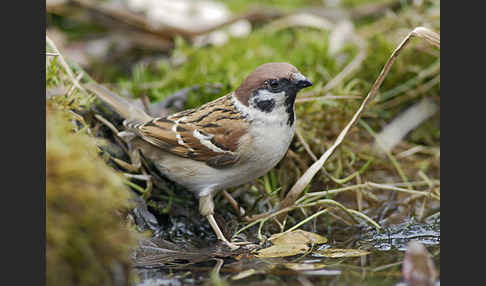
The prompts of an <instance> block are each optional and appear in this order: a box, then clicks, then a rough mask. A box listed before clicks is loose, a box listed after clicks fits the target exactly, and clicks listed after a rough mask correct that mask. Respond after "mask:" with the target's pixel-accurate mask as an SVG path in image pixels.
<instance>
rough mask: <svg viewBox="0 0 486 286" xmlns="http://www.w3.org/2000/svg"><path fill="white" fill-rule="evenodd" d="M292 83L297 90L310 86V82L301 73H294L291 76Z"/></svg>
mask: <svg viewBox="0 0 486 286" xmlns="http://www.w3.org/2000/svg"><path fill="white" fill-rule="evenodd" d="M292 78H293V80H292V81H293V82H294V84H295V86H296V87H297V88H298V89H302V88H306V87H309V86H311V85H312V82H311V81H310V80H308V79H307V78H306V77H305V76H303V75H302V74H301V73H298V72H297V73H294V74H292Z"/></svg>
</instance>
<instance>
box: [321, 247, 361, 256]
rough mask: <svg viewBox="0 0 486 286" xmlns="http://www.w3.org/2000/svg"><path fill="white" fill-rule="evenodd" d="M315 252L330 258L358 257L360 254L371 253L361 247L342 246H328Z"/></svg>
mask: <svg viewBox="0 0 486 286" xmlns="http://www.w3.org/2000/svg"><path fill="white" fill-rule="evenodd" d="M314 253H317V254H319V255H322V256H324V257H329V258H338V257H358V256H363V255H367V254H370V252H369V251H365V250H361V249H341V248H328V249H322V250H316V251H315V252H314Z"/></svg>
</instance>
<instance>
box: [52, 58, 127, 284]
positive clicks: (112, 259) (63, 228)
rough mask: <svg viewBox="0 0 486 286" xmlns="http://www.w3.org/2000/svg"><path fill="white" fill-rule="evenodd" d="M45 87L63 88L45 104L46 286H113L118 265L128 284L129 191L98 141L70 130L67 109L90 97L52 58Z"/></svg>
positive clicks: (84, 103)
mask: <svg viewBox="0 0 486 286" xmlns="http://www.w3.org/2000/svg"><path fill="white" fill-rule="evenodd" d="M46 86H47V89H48V90H49V89H56V88H57V89H61V90H65V91H66V93H65V94H62V95H58V96H53V97H52V98H50V99H49V100H48V102H47V106H46V260H47V273H46V278H47V285H112V284H113V275H114V271H116V272H117V273H120V268H121V273H124V275H125V277H122V278H123V279H125V281H126V282H127V283H128V280H127V279H128V276H127V275H128V273H129V266H130V260H129V257H130V247H132V246H133V245H134V242H135V241H134V235H133V233H132V231H131V230H129V228H128V227H127V226H126V225H125V223H124V219H123V215H122V213H123V212H125V211H126V210H127V209H128V208H129V195H130V193H129V191H128V189H127V188H126V186H125V185H124V184H123V181H122V180H123V179H122V178H121V176H120V175H119V174H116V173H115V171H114V170H113V169H111V168H110V167H108V166H107V165H106V164H105V162H104V161H103V160H102V159H101V157H100V156H99V155H98V152H99V151H98V148H97V147H96V144H95V143H96V140H97V139H94V138H92V137H90V136H88V135H86V134H84V132H82V131H81V132H78V133H74V132H73V128H74V125H73V124H72V120H73V113H72V112H69V111H70V110H73V109H79V108H81V107H82V106H83V105H86V104H87V103H88V95H87V94H84V93H81V92H78V91H73V92H69V90H70V88H71V82H70V81H69V79H68V77H67V76H66V74H65V73H64V70H63V68H62V67H61V66H60V65H59V64H58V62H57V60H56V59H53V60H52V61H51V60H50V62H49V63H48V65H47V70H46ZM117 278H120V277H119V276H118V277H117Z"/></svg>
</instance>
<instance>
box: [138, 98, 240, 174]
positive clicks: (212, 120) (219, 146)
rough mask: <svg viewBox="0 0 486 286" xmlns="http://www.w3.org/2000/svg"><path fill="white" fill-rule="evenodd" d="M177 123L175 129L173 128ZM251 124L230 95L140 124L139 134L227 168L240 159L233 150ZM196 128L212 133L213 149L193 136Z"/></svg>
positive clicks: (168, 148) (178, 152)
mask: <svg viewBox="0 0 486 286" xmlns="http://www.w3.org/2000/svg"><path fill="white" fill-rule="evenodd" d="M175 125H177V127H175V129H176V132H174V131H173V129H174V126H175ZM248 126H249V123H248V122H247V121H245V120H244V116H243V115H242V114H241V113H239V112H238V111H237V110H236V108H235V107H234V105H233V104H232V102H231V95H227V96H223V97H221V98H219V99H217V100H215V101H212V102H209V103H207V104H205V105H203V106H201V107H199V108H197V109H191V110H185V111H182V112H179V113H176V114H173V115H171V116H169V117H167V118H157V119H154V120H152V121H149V122H147V123H145V124H143V125H142V126H140V127H138V134H139V135H140V136H141V137H142V138H143V139H144V140H146V141H147V142H150V143H152V144H154V145H155V146H157V147H159V148H161V149H163V150H165V151H167V152H170V153H172V154H175V155H177V156H181V157H185V158H191V159H194V160H197V161H204V162H206V163H207V164H208V165H209V166H212V167H215V168H224V167H229V166H231V165H233V164H234V163H236V162H237V161H238V156H237V155H236V154H235V153H234V152H235V151H236V150H237V149H238V147H239V146H238V144H239V139H240V138H241V136H243V135H244V134H245V133H246V131H247V128H248ZM195 130H198V132H199V133H200V134H202V135H203V136H209V137H210V136H212V138H211V140H210V144H211V145H212V146H214V147H213V149H211V148H208V147H207V146H205V145H204V144H202V143H201V140H200V139H199V138H196V137H194V135H193V134H194V131H195ZM177 134H179V137H177ZM208 141H209V140H208Z"/></svg>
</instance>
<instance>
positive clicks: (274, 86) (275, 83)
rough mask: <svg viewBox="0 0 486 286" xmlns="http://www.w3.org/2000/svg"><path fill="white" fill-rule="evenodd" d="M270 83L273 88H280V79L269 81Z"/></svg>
mask: <svg viewBox="0 0 486 286" xmlns="http://www.w3.org/2000/svg"><path fill="white" fill-rule="evenodd" d="M269 85H270V87H271V88H273V89H276V88H278V87H279V86H280V83H279V82H278V81H276V80H271V81H270V82H269Z"/></svg>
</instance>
